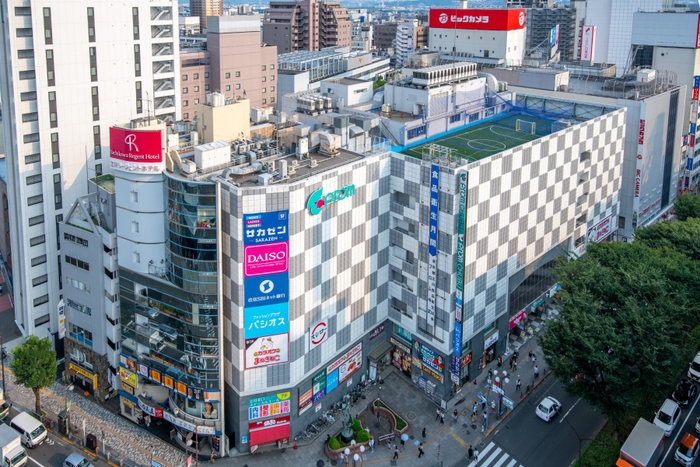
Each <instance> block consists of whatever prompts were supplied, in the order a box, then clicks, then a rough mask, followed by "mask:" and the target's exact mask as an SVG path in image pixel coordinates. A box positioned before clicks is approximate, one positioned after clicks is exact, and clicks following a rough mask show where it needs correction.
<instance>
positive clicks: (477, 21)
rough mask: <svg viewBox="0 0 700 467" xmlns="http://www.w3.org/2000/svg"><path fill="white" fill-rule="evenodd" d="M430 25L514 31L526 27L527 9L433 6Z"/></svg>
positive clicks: (447, 27)
mask: <svg viewBox="0 0 700 467" xmlns="http://www.w3.org/2000/svg"><path fill="white" fill-rule="evenodd" d="M429 26H430V28H431V29H453V30H454V29H472V30H479V31H512V30H515V29H523V28H524V27H525V10H523V9H522V8H510V9H502V10H491V9H477V8H467V9H455V8H431V9H430V15H429Z"/></svg>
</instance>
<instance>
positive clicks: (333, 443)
mask: <svg viewBox="0 0 700 467" xmlns="http://www.w3.org/2000/svg"><path fill="white" fill-rule="evenodd" d="M328 448H329V449H332V450H336V449H340V441H338V438H336V437H333V438H331V439H329V440H328Z"/></svg>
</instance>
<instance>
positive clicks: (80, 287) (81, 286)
mask: <svg viewBox="0 0 700 467" xmlns="http://www.w3.org/2000/svg"><path fill="white" fill-rule="evenodd" d="M66 283H67V284H68V285H70V286H71V287H74V288H76V289H78V290H82V291H83V292H85V293H90V286H89V285H87V284H85V283H83V282H80V281H79V280H77V279H73V278H72V277H66Z"/></svg>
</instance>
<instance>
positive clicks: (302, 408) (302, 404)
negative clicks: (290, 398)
mask: <svg viewBox="0 0 700 467" xmlns="http://www.w3.org/2000/svg"><path fill="white" fill-rule="evenodd" d="M312 397H313V393H312V389H309V390H308V391H306V392H304V393H303V394H302V395H301V396H299V415H301V414H303V413H304V412H306V411H307V410H309V409H310V408H311V399H312Z"/></svg>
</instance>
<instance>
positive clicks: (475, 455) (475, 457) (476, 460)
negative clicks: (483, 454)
mask: <svg viewBox="0 0 700 467" xmlns="http://www.w3.org/2000/svg"><path fill="white" fill-rule="evenodd" d="M474 462H479V449H478V448H477V449H474Z"/></svg>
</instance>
